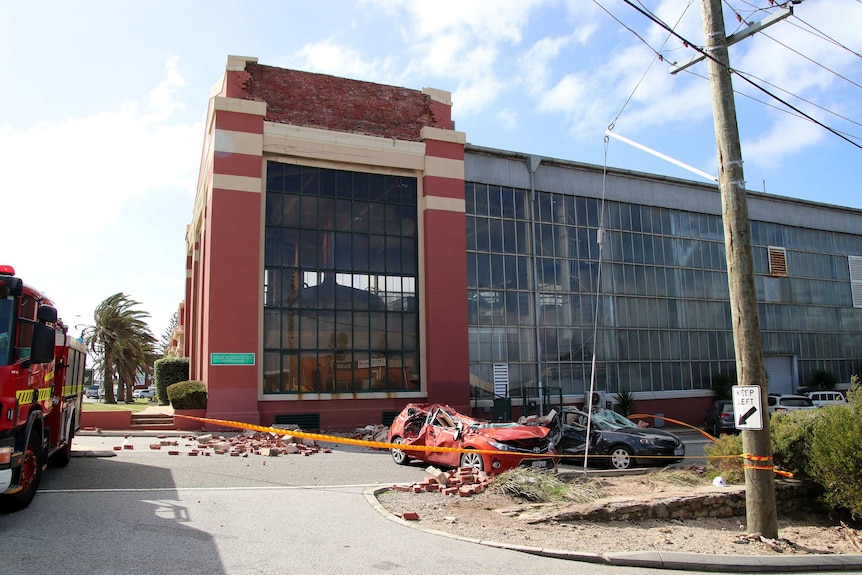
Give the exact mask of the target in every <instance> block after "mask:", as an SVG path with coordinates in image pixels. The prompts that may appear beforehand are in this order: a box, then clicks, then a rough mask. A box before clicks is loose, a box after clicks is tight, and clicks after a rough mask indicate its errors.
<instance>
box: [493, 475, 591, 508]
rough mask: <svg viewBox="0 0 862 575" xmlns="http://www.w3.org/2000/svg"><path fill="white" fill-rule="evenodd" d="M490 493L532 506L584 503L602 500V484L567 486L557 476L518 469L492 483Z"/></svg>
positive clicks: (495, 479) (574, 484) (588, 481)
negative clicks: (600, 490) (521, 500)
mask: <svg viewBox="0 0 862 575" xmlns="http://www.w3.org/2000/svg"><path fill="white" fill-rule="evenodd" d="M489 489H490V490H491V491H494V492H497V493H501V494H503V495H507V496H509V497H512V498H516V499H524V500H526V501H530V502H533V503H547V502H551V501H573V502H576V503H585V502H588V501H594V500H596V499H598V498H599V483H598V482H596V481H593V480H587V481H584V482H576V483H566V482H565V481H561V480H560V479H559V478H558V477H557V476H556V475H555V474H554V473H551V472H548V471H539V470H536V469H530V468H526V467H525V468H520V467H519V468H515V469H510V470H509V471H506V472H504V473H501V474H500V475H498V476H497V477H495V478H494V479H493V480H492V481H491V485H490V487H489Z"/></svg>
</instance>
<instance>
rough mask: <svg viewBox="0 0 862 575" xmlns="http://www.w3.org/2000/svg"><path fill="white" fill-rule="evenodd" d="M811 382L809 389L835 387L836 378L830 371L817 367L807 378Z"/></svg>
mask: <svg viewBox="0 0 862 575" xmlns="http://www.w3.org/2000/svg"><path fill="white" fill-rule="evenodd" d="M808 381H809V383H810V384H811V389H835V384H836V383H838V380H837V379H836V378H835V376H834V375H832V373H831V372H828V371H826V370H825V369H818V370H817V371H815V372H814V373H812V374H811V379H809V380H808Z"/></svg>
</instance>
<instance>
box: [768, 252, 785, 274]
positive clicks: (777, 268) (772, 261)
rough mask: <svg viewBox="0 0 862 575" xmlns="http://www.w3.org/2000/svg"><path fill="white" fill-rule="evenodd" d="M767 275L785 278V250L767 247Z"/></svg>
mask: <svg viewBox="0 0 862 575" xmlns="http://www.w3.org/2000/svg"><path fill="white" fill-rule="evenodd" d="M767 249H768V250H769V275H771V276H777V277H783V278H786V277H787V250H785V249H784V248H779V247H776V246H769V248H767Z"/></svg>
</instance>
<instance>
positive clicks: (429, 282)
mask: <svg viewBox="0 0 862 575" xmlns="http://www.w3.org/2000/svg"><path fill="white" fill-rule="evenodd" d="M450 111H451V102H450V99H449V94H448V93H447V92H443V91H440V90H434V89H424V90H422V91H417V90H410V89H406V88H399V87H393V86H384V85H380V84H373V83H369V82H360V81H355V80H348V79H344V78H337V77H333V76H326V75H321V74H311V73H307V72H298V71H294V70H286V69H280V68H274V67H271V66H263V65H260V64H258V63H257V60H256V59H255V58H243V57H233V56H232V57H229V58H228V64H227V69H226V71H225V75H224V78H223V79H222V81H221V82H220V83H219V84H218V85H217V86H216V87H215V88H214V89H213V94H212V97H211V99H210V103H209V109H208V113H207V123H206V138H205V142H204V148H203V156H202V159H201V168H200V178H199V182H198V190H197V197H196V200H195V207H194V215H193V219H192V223H191V224H190V225H189V226H188V231H187V238H186V239H187V246H188V257H187V280H186V299H185V302H184V306H183V310H184V311H183V313H184V318H183V320H184V321H182V324H183V329H184V344H183V346H184V355H186V356H188V357H189V358H190V378H191V379H197V380H201V381H204V382H205V383H206V385H207V388H208V392H209V393H208V394H209V399H208V410H207V411H208V416H209V417H213V418H222V419H234V420H241V421H245V422H251V423H263V424H271V423H274V422H291V421H299V422H301V423H303V424H304V425H305V426H309V427H310V426H318V427H323V428H333V427H339V426H340V427H351V426H356V425H366V424H368V423H376V422H380V421H381V420H385V419H386V418H387V417H390V416H391V414H392V412H397V411H399V410H400V409H401V408H402V407H403V406H404V404H405V403H407V402H408V401H417V400H419V401H425V400H429V401H435V402H444V403H448V404H450V405H452V406H453V407H456V408H458V409H465V410H466V409H468V406H469V387H468V385H467V382H468V381H469V371H468V346H467V323H466V322H467V301H466V299H465V292H464V286H465V285H466V263H465V262H466V255H465V254H466V240H465V215H464V144H465V135H464V134H463V133H460V132H457V131H455V130H454V126H453V124H452V120H451V113H450ZM315 424H316V425H315Z"/></svg>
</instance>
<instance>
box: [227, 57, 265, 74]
mask: <svg viewBox="0 0 862 575" xmlns="http://www.w3.org/2000/svg"><path fill="white" fill-rule="evenodd" d="M249 62H251V63H252V64H257V58H256V57H254V56H231V55H228V57H227V66H226V67H225V69H226V70H229V71H231V72H242V71H243V70H245V65H246V64H248V63H249Z"/></svg>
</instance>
